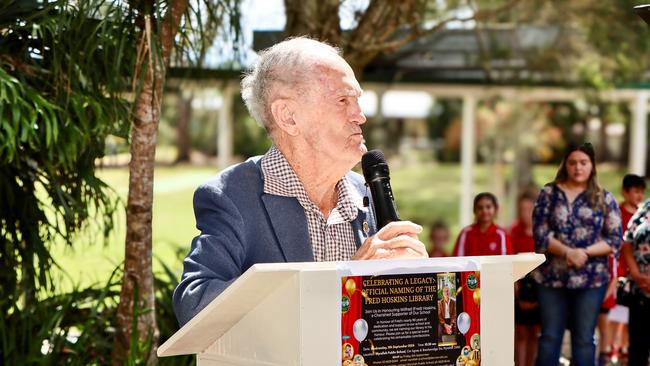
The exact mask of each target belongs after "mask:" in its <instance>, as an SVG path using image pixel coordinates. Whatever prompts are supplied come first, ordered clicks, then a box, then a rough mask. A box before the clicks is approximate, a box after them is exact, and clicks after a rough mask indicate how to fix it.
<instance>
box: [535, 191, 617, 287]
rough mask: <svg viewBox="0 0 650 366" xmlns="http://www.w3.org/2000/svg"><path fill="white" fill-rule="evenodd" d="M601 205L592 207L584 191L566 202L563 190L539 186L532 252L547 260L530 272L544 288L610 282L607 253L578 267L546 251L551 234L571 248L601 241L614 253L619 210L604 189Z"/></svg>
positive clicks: (595, 284)
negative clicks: (570, 265) (542, 255)
mask: <svg viewBox="0 0 650 366" xmlns="http://www.w3.org/2000/svg"><path fill="white" fill-rule="evenodd" d="M603 194H604V205H603V207H602V208H594V207H592V205H591V202H590V201H589V197H588V196H587V191H584V192H582V193H580V194H579V195H578V196H577V197H576V198H575V200H574V201H573V202H572V203H569V201H568V199H567V197H566V195H565V193H564V191H562V189H560V187H558V186H557V185H556V184H554V183H550V184H547V185H546V186H544V188H542V190H541V192H540V195H539V197H538V198H537V202H535V209H534V210H533V236H534V237H535V251H536V252H538V253H543V254H546V262H544V263H543V264H542V265H541V266H540V267H538V268H537V269H536V270H535V271H534V272H533V278H534V279H535V281H536V282H537V283H539V284H540V285H541V286H544V287H551V288H568V289H586V288H597V287H601V286H606V285H607V283H608V282H609V271H608V263H607V256H598V257H589V259H588V260H587V263H586V264H585V265H584V266H583V267H581V268H575V267H569V266H568V265H567V262H566V259H565V258H563V257H561V256H557V255H554V254H551V253H550V252H547V249H548V244H549V238H551V237H554V238H555V239H557V240H559V241H561V242H562V243H564V244H565V245H567V246H569V247H571V248H586V247H588V246H590V245H592V244H594V243H596V242H597V241H600V240H604V241H605V242H606V243H607V244H609V246H611V247H612V249H614V252H615V253H618V250H619V249H620V246H621V237H622V234H621V212H620V210H619V208H618V204H617V203H616V200H615V199H614V196H612V194H611V193H609V192H607V191H604V192H603Z"/></svg>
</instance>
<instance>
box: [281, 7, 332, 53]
mask: <svg viewBox="0 0 650 366" xmlns="http://www.w3.org/2000/svg"><path fill="white" fill-rule="evenodd" d="M339 6H340V1H339V0H285V1H284V8H285V14H286V16H287V23H286V25H285V27H284V34H285V36H286V37H291V36H310V37H314V38H316V39H318V40H319V41H326V42H328V43H331V44H333V45H335V46H339V45H341V27H340V24H339V23H340V18H339Z"/></svg>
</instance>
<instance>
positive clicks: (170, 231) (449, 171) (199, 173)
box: [53, 163, 624, 290]
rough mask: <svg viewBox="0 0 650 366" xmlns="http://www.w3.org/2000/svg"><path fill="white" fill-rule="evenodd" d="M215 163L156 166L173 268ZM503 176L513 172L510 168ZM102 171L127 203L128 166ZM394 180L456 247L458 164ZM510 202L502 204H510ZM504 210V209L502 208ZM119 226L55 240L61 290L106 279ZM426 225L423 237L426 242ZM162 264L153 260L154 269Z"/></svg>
mask: <svg viewBox="0 0 650 366" xmlns="http://www.w3.org/2000/svg"><path fill="white" fill-rule="evenodd" d="M556 168H557V167H556V166H536V167H535V169H534V175H535V180H536V181H537V182H538V183H544V182H548V181H550V180H551V179H552V178H553V177H554V175H555V170H556ZM598 169H599V177H600V182H601V184H602V185H603V186H604V187H605V188H606V189H608V190H610V191H611V192H612V193H614V195H615V196H616V197H617V199H620V192H619V191H620V188H619V187H620V182H621V179H622V176H623V174H624V172H620V171H617V170H616V169H614V168H613V167H611V166H599V167H598ZM216 171H217V170H216V168H214V167H197V166H191V165H179V166H157V167H156V170H155V185H154V207H153V210H154V212H153V253H154V256H155V257H157V258H159V259H161V260H162V261H163V262H164V263H166V264H167V265H168V266H169V267H170V268H172V269H173V270H174V271H177V272H178V275H179V277H180V273H181V270H182V258H183V256H184V255H185V253H186V252H187V250H188V249H189V246H190V242H191V240H192V238H193V237H194V236H195V235H196V234H198V231H197V230H196V227H195V222H194V213H193V210H192V194H193V192H194V189H195V188H196V187H197V186H198V185H199V184H200V183H202V182H204V181H205V180H207V179H208V178H209V177H211V176H212V175H214V174H215V173H216ZM504 173H505V176H506V177H508V176H509V175H510V171H509V170H507V169H506V171H505V172H504ZM98 174H99V176H100V177H101V178H102V179H103V180H104V181H105V182H107V183H108V184H109V185H110V186H111V187H112V188H113V189H114V190H115V191H116V192H117V193H118V194H119V195H120V197H121V198H122V200H123V204H125V203H126V195H127V191H128V170H127V168H110V169H102V170H100V171H99V172H98ZM491 174H492V172H491V170H490V169H489V168H488V167H487V166H478V167H477V170H476V172H475V177H476V179H475V192H480V191H485V190H489V187H490V175H491ZM391 181H392V186H393V189H394V194H395V197H396V199H397V205H398V208H399V211H400V215H401V217H402V218H403V219H407V220H411V221H414V222H417V223H419V224H422V225H424V226H426V225H428V224H429V223H430V222H431V221H433V220H434V219H438V218H440V219H443V220H444V221H445V222H447V223H448V224H449V226H450V228H451V235H452V242H451V243H450V247H449V249H450V250H451V246H453V240H455V237H456V234H457V233H458V231H459V229H460V225H459V223H458V217H459V215H458V210H459V190H460V166H459V165H457V164H434V163H422V164H419V165H412V166H408V167H401V168H394V169H391ZM507 206H508V205H507V202H505V203H502V207H507ZM502 214H503V213H502ZM115 223H116V229H115V230H114V231H113V233H112V234H111V236H110V238H109V240H108V243H107V244H106V245H104V242H103V240H102V238H101V237H100V236H99V235H97V234H95V235H91V234H84V235H80V236H79V237H78V238H77V240H76V241H75V244H74V247H73V248H70V247H67V246H65V245H63V244H57V245H56V246H55V248H54V250H53V255H54V258H55V260H56V261H57V262H58V263H59V265H60V266H61V267H62V268H63V269H65V272H67V275H66V274H64V273H63V272H59V273H57V276H60V278H59V279H58V282H59V284H60V287H59V289H60V290H66V289H70V288H71V286H73V284H77V285H83V286H85V285H89V284H92V283H97V282H99V283H104V282H105V281H106V280H107V279H108V276H109V275H110V273H111V272H112V271H113V269H114V268H115V267H116V266H117V265H118V264H120V263H121V262H122V261H123V259H124V237H125V227H126V214H125V213H124V209H122V210H121V211H120V213H119V214H118V215H116V221H115ZM427 237H428V229H426V228H425V232H424V233H423V235H421V237H420V239H421V240H422V241H424V242H426V240H427V239H426V238H427ZM160 269H161V267H160V265H159V263H158V260H157V259H154V270H160Z"/></svg>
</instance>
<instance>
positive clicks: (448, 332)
mask: <svg viewBox="0 0 650 366" xmlns="http://www.w3.org/2000/svg"><path fill="white" fill-rule="evenodd" d="M437 277H438V299H440V300H438V345H439V346H455V345H456V344H457V343H458V342H457V339H456V335H457V333H458V328H457V326H456V296H455V294H456V274H455V273H438V275H437Z"/></svg>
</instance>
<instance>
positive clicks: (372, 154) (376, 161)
mask: <svg viewBox="0 0 650 366" xmlns="http://www.w3.org/2000/svg"><path fill="white" fill-rule="evenodd" d="M361 170H363V176H364V177H365V178H366V182H370V181H372V180H373V179H374V178H376V176H385V177H388V174H389V172H388V164H386V157H385V156H384V153H382V152H381V150H370V151H368V152H367V153H365V154H363V156H362V157H361Z"/></svg>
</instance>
